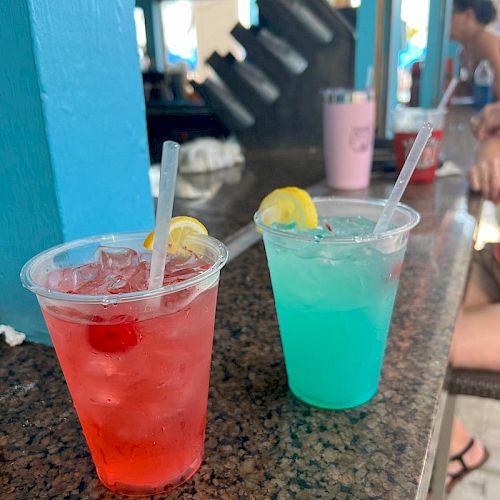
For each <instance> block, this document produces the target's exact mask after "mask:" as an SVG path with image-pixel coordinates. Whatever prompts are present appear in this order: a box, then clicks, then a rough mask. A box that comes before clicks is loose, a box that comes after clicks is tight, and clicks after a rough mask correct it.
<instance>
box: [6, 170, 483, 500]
mask: <svg viewBox="0 0 500 500" xmlns="http://www.w3.org/2000/svg"><path fill="white" fill-rule="evenodd" d="M314 169H317V166H316V167H314ZM314 169H313V168H312V167H311V170H312V171H313V170H314ZM389 186H390V183H389V181H388V180H384V179H379V180H376V181H374V183H373V185H372V188H371V189H370V191H369V192H364V193H359V194H361V195H368V196H383V195H385V194H387V191H388V190H389V189H390V187H389ZM271 187H274V186H271ZM315 191H316V192H317V193H320V194H321V193H325V194H326V193H329V192H330V191H329V190H328V189H327V188H326V187H325V186H321V185H319V186H317V188H316V189H315ZM465 195H466V184H465V180H464V179H463V178H459V177H455V178H448V179H443V180H438V181H437V182H436V183H434V184H432V185H428V186H412V187H410V188H409V190H408V192H407V194H406V196H405V200H404V201H405V202H406V203H408V204H410V205H412V206H413V207H415V208H416V209H417V210H419V211H420V213H421V214H422V222H421V223H420V225H419V226H418V227H417V228H416V229H415V230H414V231H413V233H412V236H411V238H410V243H409V247H408V253H407V258H406V261H405V265H404V269H403V273H402V275H401V283H400V288H399V293H398V298H397V302H396V306H395V311H394V315H393V321H392V326H391V332H390V336H389V340H388V346H387V353H386V357H385V361H384V366H383V372H382V380H381V385H380V391H379V393H378V395H377V396H376V397H375V398H374V399H373V400H372V401H371V402H369V403H368V404H366V405H364V406H362V407H359V408H356V409H352V410H349V411H326V410H319V409H316V408H311V407H309V406H307V405H305V404H303V403H301V402H300V401H298V400H297V399H296V398H294V397H293V396H292V395H291V394H290V392H289V391H288V389H287V385H286V375H285V369H284V364H283V356H282V352H281V346H280V340H279V333H278V326H277V321H276V316H275V310H274V302H273V296H272V291H271V285H270V281H269V277H268V273H267V266H266V262H265V255H264V251H263V248H262V244H261V243H259V244H258V245H256V246H254V247H252V248H251V249H249V250H247V251H246V252H244V253H243V254H242V255H240V256H239V257H238V258H236V259H235V260H234V261H232V262H231V263H230V264H229V265H228V267H227V268H226V269H225V270H224V272H223V276H222V281H221V286H220V294H219V302H218V313H217V322H216V333H215V341H214V353H213V367H212V375H211V381H210V398H209V411H208V422H207V438H206V455H205V461H204V463H203V465H202V467H201V469H200V471H199V472H198V473H197V474H196V475H195V476H194V478H193V479H192V480H190V481H189V482H188V483H187V484H185V485H184V486H181V487H180V488H179V489H178V490H177V491H176V492H175V493H173V494H171V495H170V496H169V497H168V498H186V499H189V498H196V499H215V498H221V499H233V498H234V499H245V498H248V499H250V498H274V499H285V498H305V499H312V498H325V499H331V498H352V499H365V498H371V499H398V500H399V499H411V498H415V497H416V496H417V491H418V492H419V494H420V495H422V492H425V490H426V488H427V485H428V481H429V473H428V472H429V466H430V465H432V460H429V459H428V458H429V456H430V455H432V453H433V450H432V439H431V437H432V435H433V432H434V429H435V427H436V425H438V424H439V418H438V403H439V398H440V393H441V388H442V384H443V380H444V375H445V370H446V364H447V356H448V350H449V345H450V338H451V333H452V330H453V325H454V321H455V317H456V313H457V310H458V306H459V303H460V299H461V296H462V293H463V289H464V284H465V279H466V275H467V269H468V264H469V260H470V254H471V247H472V233H473V230H474V218H473V217H472V216H471V215H470V214H469V213H468V212H467V202H466V201H467V200H466V196H465ZM248 196H249V197H250V196H253V194H252V193H249V194H248ZM257 200H258V198H257ZM248 203H255V200H254V199H249V201H248ZM247 221H248V220H246V221H245V222H247ZM0 403H1V404H0V407H1V417H2V418H1V422H0V447H1V448H0V462H1V469H0V497H1V498H2V499H4V498H5V499H9V500H10V499H20V500H21V499H23V500H24V499H43V498H57V499H59V498H74V499H77V498H85V499H86V498H90V499H97V498H102V499H108V498H109V499H111V498H116V497H115V495H113V494H111V493H109V492H108V491H107V490H105V489H104V487H102V486H101V485H100V484H99V482H98V480H97V478H96V475H95V472H94V468H93V465H92V462H91V459H90V455H89V453H88V451H87V448H86V445H85V442H84V439H83V437H82V435H81V433H80V428H79V424H78V420H77V418H76V415H75V412H74V410H73V408H72V405H71V400H70V397H69V394H68V392H67V389H66V387H65V384H64V381H63V377H62V374H61V372H60V370H59V367H58V363H57V360H56V357H55V354H54V352H53V350H52V349H51V348H49V347H45V346H40V345H32V344H26V345H23V346H20V347H16V348H8V347H6V346H5V345H4V344H3V343H2V344H1V346H0ZM159 498H161V497H159ZM424 498H425V496H424Z"/></svg>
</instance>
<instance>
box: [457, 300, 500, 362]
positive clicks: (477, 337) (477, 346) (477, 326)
mask: <svg viewBox="0 0 500 500" xmlns="http://www.w3.org/2000/svg"><path fill="white" fill-rule="evenodd" d="M450 362H451V364H452V365H453V366H455V367H460V368H468V369H479V370H481V369H483V370H491V371H500V303H497V304H486V305H482V306H476V307H474V308H470V309H464V310H463V311H462V312H461V314H460V316H459V319H458V321H457V326H456V328H455V333H454V335H453V340H452V345H451V356H450Z"/></svg>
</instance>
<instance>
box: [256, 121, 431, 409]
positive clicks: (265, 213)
mask: <svg viewBox="0 0 500 500" xmlns="http://www.w3.org/2000/svg"><path fill="white" fill-rule="evenodd" d="M431 133H432V127H431V126H430V125H429V124H424V126H423V127H422V129H421V130H420V132H419V133H418V135H417V138H416V140H415V143H414V146H413V147H412V150H411V151H410V153H409V155H408V157H407V160H406V162H405V165H404V166H403V169H402V171H401V174H400V176H399V177H398V180H397V181H396V184H395V186H394V189H393V190H392V192H391V195H390V197H389V199H387V200H359V199H346V198H316V199H311V198H310V196H309V194H308V193H307V192H306V191H304V190H302V189H299V188H296V187H288V188H282V189H277V190H275V191H273V192H272V193H271V194H269V195H268V196H266V198H264V200H263V201H262V203H261V205H260V208H259V210H258V211H257V213H256V214H255V216H254V221H255V223H256V224H257V227H258V228H259V230H260V231H261V232H262V235H263V239H264V245H265V249H266V255H267V262H268V265H269V272H270V275H271V282H272V287H273V293H274V300H275V304H276V312H277V315H278V323H279V328H280V334H281V343H282V346H283V353H284V358H285V365H286V371H287V375H288V385H289V387H290V389H291V391H292V392H293V393H294V394H295V395H296V396H297V397H298V398H299V399H301V400H302V401H304V402H306V403H309V404H311V405H313V406H318V407H321V408H330V409H342V408H350V407H353V406H358V405H361V404H363V403H365V402H367V401H368V400H370V399H371V398H372V397H373V396H374V395H375V393H376V392H377V388H378V384H379V379H380V372H381V367H382V361H383V357H384V351H385V346H386V341H387V334H388V331H389V326H390V322H391V316H392V311H393V307H394V301H395V298H396V292H397V289H398V284H399V275H400V272H401V268H402V266H403V260H404V257H405V252H406V247H407V243H408V237H409V234H410V230H411V229H412V228H413V227H415V226H416V225H417V224H418V222H419V220H420V216H419V214H418V213H417V212H416V211H415V210H413V209H412V208H410V207H408V206H406V205H403V204H401V203H399V200H400V199H401V196H402V194H403V192H404V190H405V189H406V186H407V185H408V182H409V180H410V177H411V175H412V173H413V171H414V169H415V166H416V164H417V163H418V161H419V159H420V156H421V154H422V151H423V149H424V148H425V145H426V143H427V141H428V140H429V137H430V136H431Z"/></svg>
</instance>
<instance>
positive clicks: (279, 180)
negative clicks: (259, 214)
mask: <svg viewBox="0 0 500 500" xmlns="http://www.w3.org/2000/svg"><path fill="white" fill-rule="evenodd" d="M245 158H246V163H245V166H244V168H241V167H236V168H233V169H226V170H221V171H218V172H214V173H212V174H194V175H187V176H182V178H181V184H182V185H183V186H184V187H183V188H181V189H180V191H181V192H183V193H186V195H191V196H194V195H195V194H196V193H197V192H198V190H201V191H203V192H204V193H205V197H202V198H193V199H186V198H183V199H181V198H177V199H176V201H175V205H174V214H175V215H190V216H192V217H196V218H197V219H200V220H201V221H203V223H204V224H205V225H206V226H207V228H208V230H209V232H210V234H211V235H213V236H215V237H216V238H219V239H225V238H227V237H228V236H230V235H231V234H232V233H234V232H235V231H237V230H238V229H240V228H241V227H242V226H244V225H245V224H247V223H248V222H249V221H250V220H251V219H252V216H253V214H254V212H255V211H256V210H257V208H258V207H259V203H260V200H262V198H264V196H265V195H266V194H268V193H269V192H270V191H271V190H273V189H275V188H277V187H282V186H290V185H292V186H293V185H296V186H300V187H304V188H305V187H307V186H311V185H312V184H315V183H317V182H318V181H320V180H321V179H322V178H323V177H324V167H323V162H322V152H321V151H320V150H317V149H316V150H314V149H313V150H310V151H303V150H293V149H291V150H287V151H283V150H279V151H247V152H246V153H245Z"/></svg>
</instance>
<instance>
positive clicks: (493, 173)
mask: <svg viewBox="0 0 500 500" xmlns="http://www.w3.org/2000/svg"><path fill="white" fill-rule="evenodd" d="M469 181H470V187H471V189H472V191H476V192H480V193H481V194H482V195H483V196H484V197H485V198H487V199H489V200H492V201H493V202H494V203H499V202H500V137H491V138H489V139H487V140H486V141H485V142H484V143H483V144H482V145H481V150H480V151H479V154H478V156H477V159H476V164H475V165H474V166H473V167H472V168H471V170H470V171H469Z"/></svg>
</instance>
